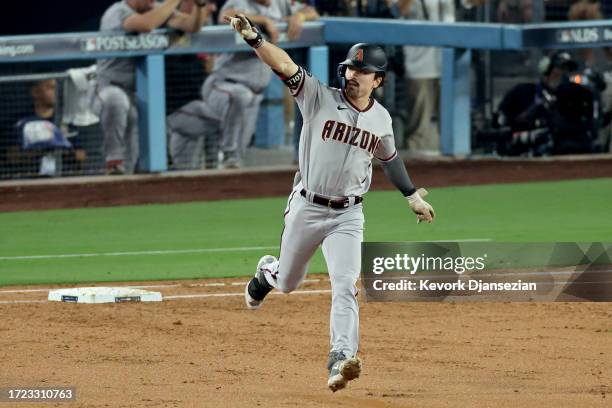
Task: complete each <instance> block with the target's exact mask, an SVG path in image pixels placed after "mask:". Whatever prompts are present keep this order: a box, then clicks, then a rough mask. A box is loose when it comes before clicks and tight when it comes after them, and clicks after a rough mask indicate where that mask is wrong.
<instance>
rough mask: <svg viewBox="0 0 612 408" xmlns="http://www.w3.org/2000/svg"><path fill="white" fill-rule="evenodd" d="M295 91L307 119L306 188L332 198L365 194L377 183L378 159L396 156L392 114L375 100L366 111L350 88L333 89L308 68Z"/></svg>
mask: <svg viewBox="0 0 612 408" xmlns="http://www.w3.org/2000/svg"><path fill="white" fill-rule="evenodd" d="M292 81H294V82H293V83H292V84H291V85H290V89H291V92H292V94H293V95H294V97H295V100H296V102H297V105H298V107H299V109H300V111H301V112H302V116H303V117H304V125H303V127H302V133H301V136H300V148H299V157H300V160H299V163H300V173H301V176H302V182H301V183H302V186H303V187H304V188H306V189H307V190H309V191H311V192H314V193H317V194H321V195H324V196H328V197H332V198H333V197H350V196H360V195H363V194H364V193H366V192H367V191H368V189H369V188H370V183H371V181H372V158H373V157H376V158H378V159H380V160H382V161H389V160H392V159H394V158H395V156H396V155H397V152H396V150H395V142H394V138H393V129H392V127H391V116H390V115H389V112H387V110H386V109H385V108H384V107H383V106H382V105H381V104H379V103H378V102H377V101H376V100H375V99H373V98H372V99H370V104H369V105H368V106H367V107H366V108H365V109H364V110H360V109H358V108H357V107H355V106H354V105H353V104H351V102H350V101H349V100H348V98H347V97H346V96H345V94H344V91H343V90H340V89H336V88H331V87H328V86H326V85H324V84H322V83H321V82H319V80H318V79H317V78H315V77H313V76H312V75H310V73H308V71H306V70H305V69H303V68H301V67H300V68H299V71H298V73H297V75H295V76H294V77H293V78H292Z"/></svg>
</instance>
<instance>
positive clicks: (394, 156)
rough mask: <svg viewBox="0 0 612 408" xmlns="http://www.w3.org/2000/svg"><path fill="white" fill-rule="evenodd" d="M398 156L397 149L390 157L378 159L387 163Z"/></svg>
mask: <svg viewBox="0 0 612 408" xmlns="http://www.w3.org/2000/svg"><path fill="white" fill-rule="evenodd" d="M396 157H397V150H395V151H394V152H393V154H392V155H391V156H389V157H386V158H382V157H377V159H378V160H380V161H381V162H383V163H386V162H390V161H391V160H393V159H395V158H396Z"/></svg>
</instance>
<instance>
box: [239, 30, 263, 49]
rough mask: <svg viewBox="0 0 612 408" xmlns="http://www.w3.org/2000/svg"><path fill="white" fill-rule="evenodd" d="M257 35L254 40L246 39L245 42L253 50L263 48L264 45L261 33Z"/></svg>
mask: <svg viewBox="0 0 612 408" xmlns="http://www.w3.org/2000/svg"><path fill="white" fill-rule="evenodd" d="M256 33H257V37H255V38H252V39H250V40H249V39H248V38H245V39H244V41H246V43H247V44H249V45H250V46H251V47H252V48H259V47H261V45H262V44H263V43H264V41H265V40H264V38H263V36H262V35H261V33H260V32H259V31H256Z"/></svg>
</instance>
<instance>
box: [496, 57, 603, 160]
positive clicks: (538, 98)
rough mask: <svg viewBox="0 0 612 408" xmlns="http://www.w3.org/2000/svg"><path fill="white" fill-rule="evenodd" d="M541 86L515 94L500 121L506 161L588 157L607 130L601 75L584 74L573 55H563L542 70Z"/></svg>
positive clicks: (544, 60) (547, 61)
mask: <svg viewBox="0 0 612 408" xmlns="http://www.w3.org/2000/svg"><path fill="white" fill-rule="evenodd" d="M538 71H539V73H540V80H539V82H538V83H524V84H519V85H517V86H515V87H514V88H512V89H511V90H510V91H509V92H508V93H507V94H506V95H505V96H504V98H503V99H502V101H501V103H500V105H499V109H498V112H497V113H496V115H495V118H494V125H495V127H497V128H498V130H497V131H495V133H496V138H497V152H498V153H499V154H501V155H510V156H513V155H533V156H542V155H549V154H572V153H588V152H591V151H593V148H592V144H593V140H594V139H595V138H596V137H597V130H598V128H599V126H600V125H601V123H600V122H601V104H600V93H601V91H602V90H603V89H604V88H605V84H604V82H603V80H602V79H601V75H598V74H596V73H595V72H594V71H592V70H591V69H587V70H584V71H583V72H581V73H578V63H577V62H576V61H575V60H573V59H572V58H571V56H570V54H569V53H567V52H563V51H557V52H555V53H553V54H552V55H551V56H549V57H548V56H547V57H544V58H542V60H541V61H540V63H539V64H538Z"/></svg>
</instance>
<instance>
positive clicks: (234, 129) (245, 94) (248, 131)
mask: <svg viewBox="0 0 612 408" xmlns="http://www.w3.org/2000/svg"><path fill="white" fill-rule="evenodd" d="M202 99H203V100H204V101H205V102H206V104H207V105H208V106H209V107H210V108H211V109H212V110H213V111H214V116H215V117H218V118H220V120H221V132H222V133H221V143H220V148H221V150H222V151H223V152H224V153H226V157H227V156H230V157H234V158H235V159H238V160H240V159H242V158H243V157H244V152H245V150H246V147H247V146H248V145H249V142H250V139H251V136H252V135H253V134H254V133H255V127H256V125H257V115H258V114H259V105H260V104H261V101H262V99H263V95H262V94H258V93H254V92H253V91H252V90H251V89H250V88H248V87H247V86H245V85H243V84H240V83H237V82H227V81H223V80H219V79H216V78H215V77H214V76H210V77H208V78H207V79H206V81H205V82H204V85H203V86H202Z"/></svg>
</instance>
